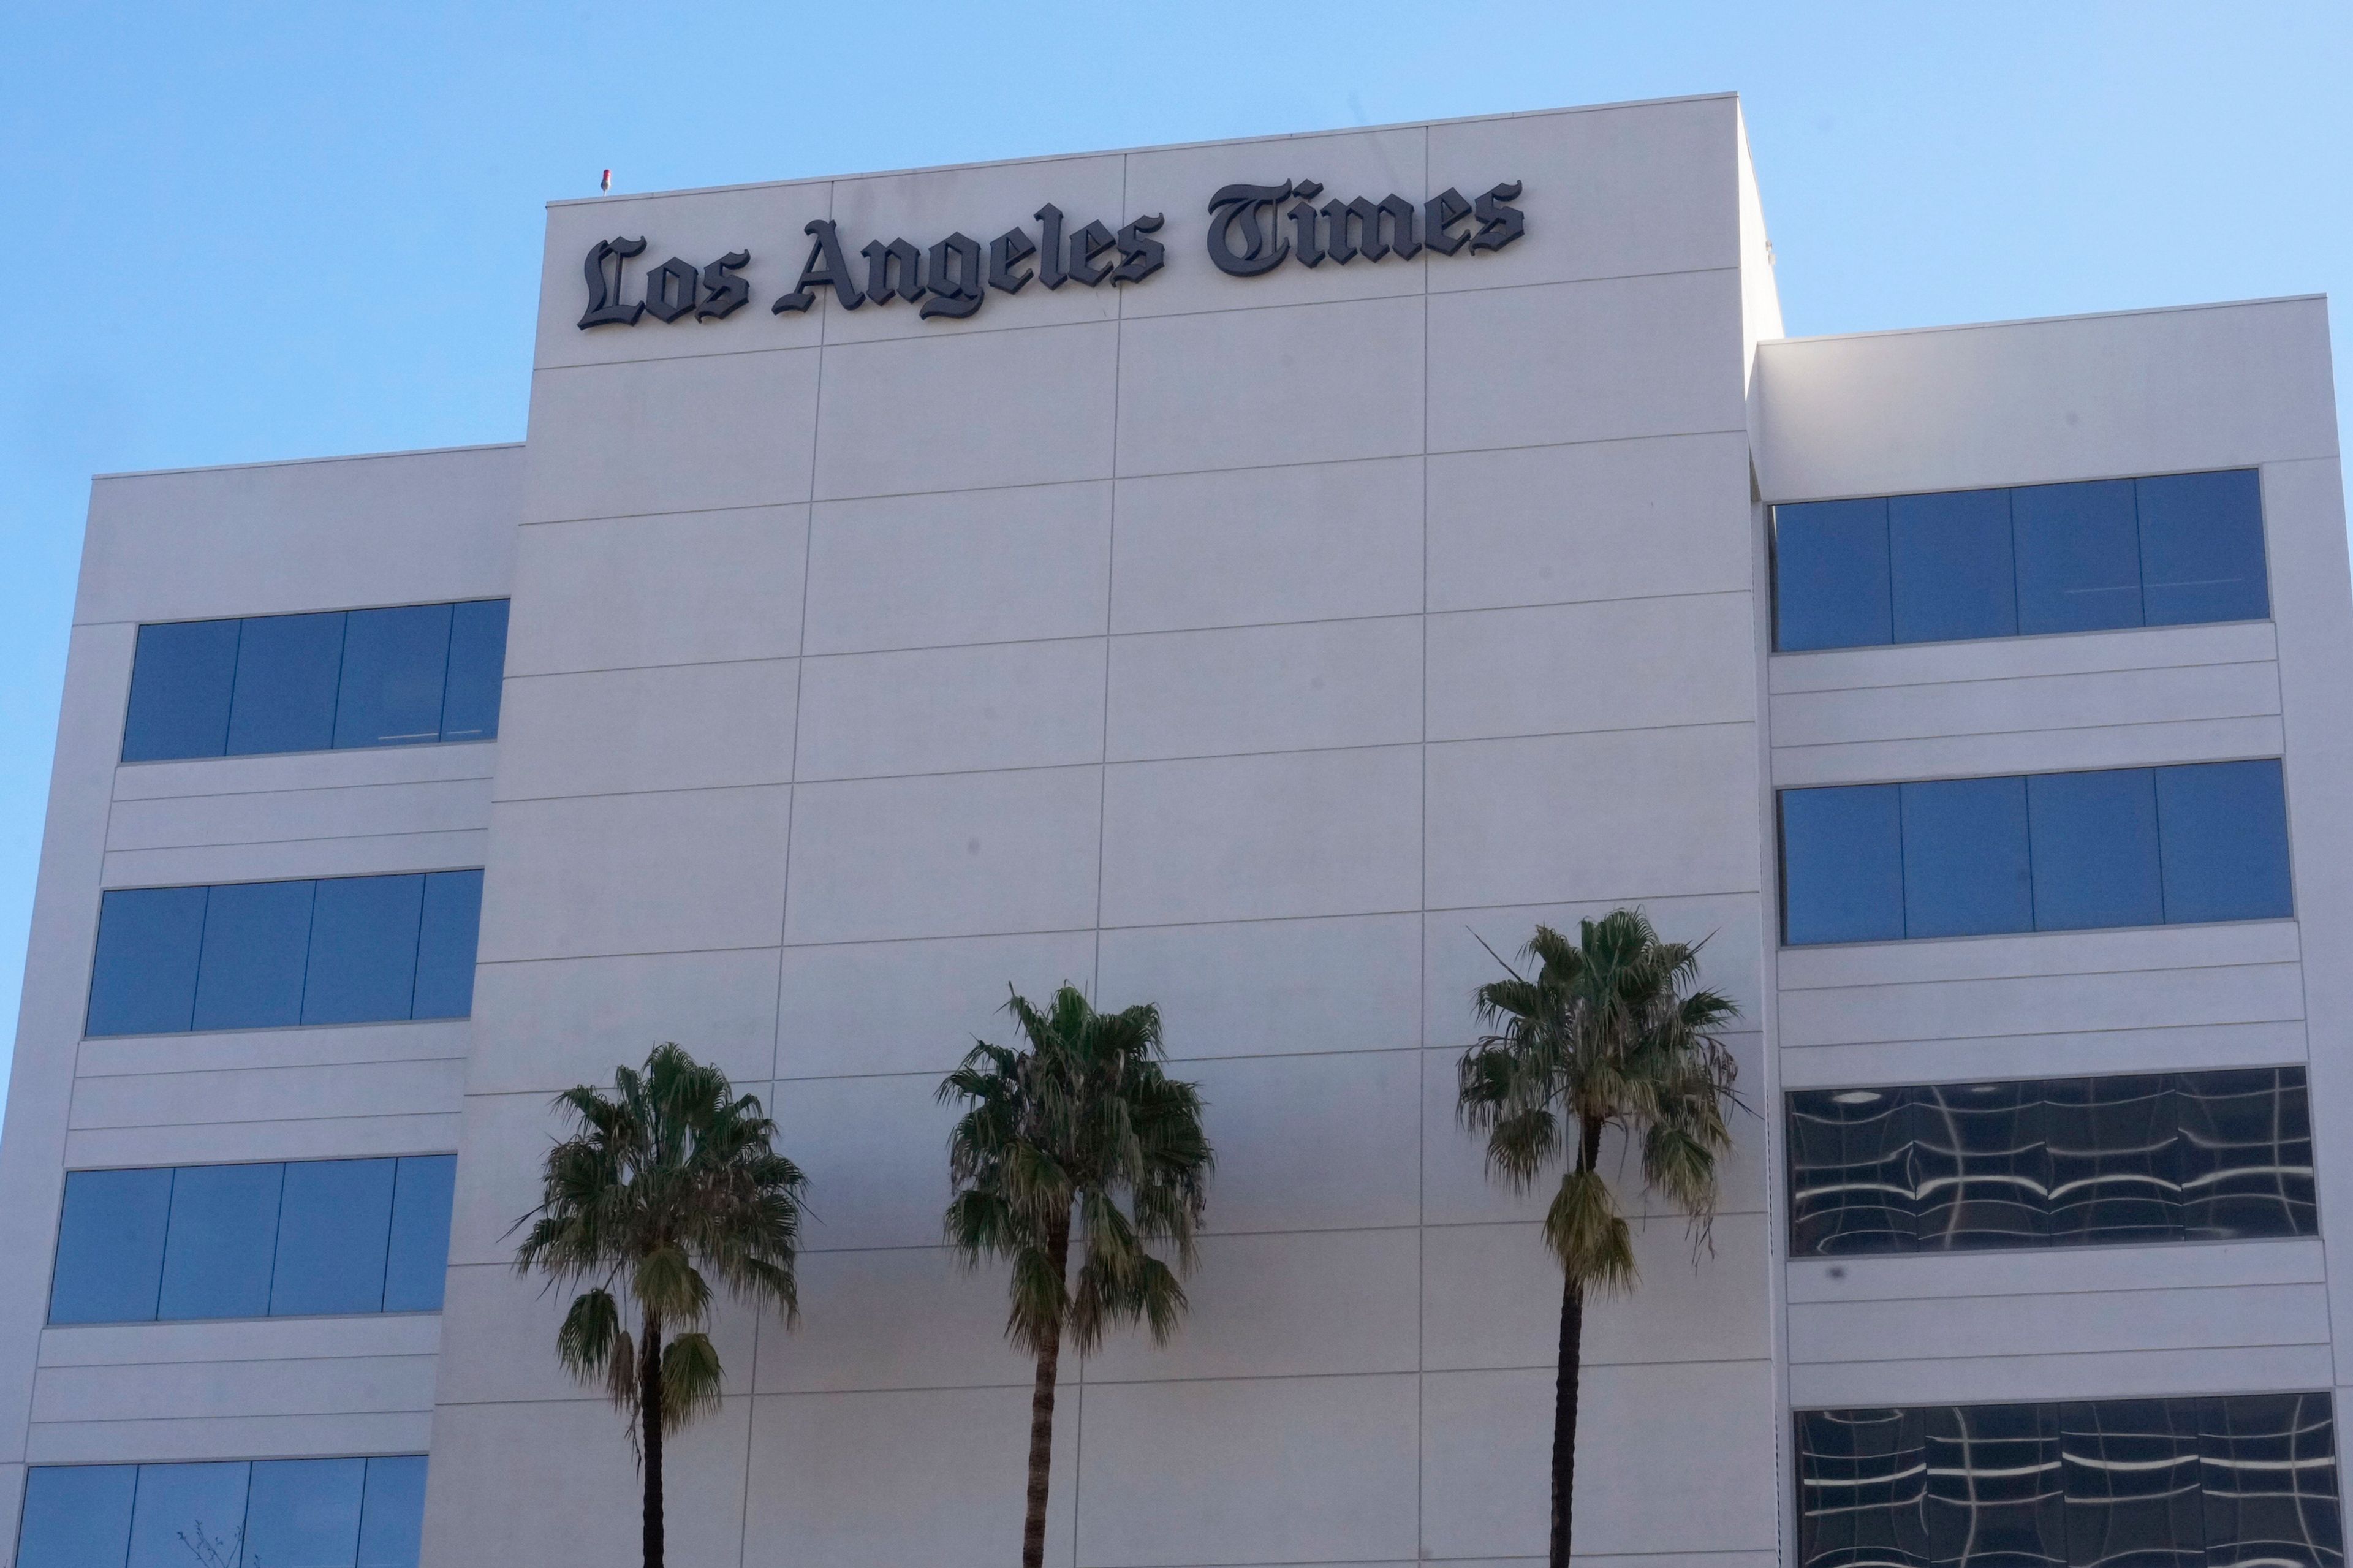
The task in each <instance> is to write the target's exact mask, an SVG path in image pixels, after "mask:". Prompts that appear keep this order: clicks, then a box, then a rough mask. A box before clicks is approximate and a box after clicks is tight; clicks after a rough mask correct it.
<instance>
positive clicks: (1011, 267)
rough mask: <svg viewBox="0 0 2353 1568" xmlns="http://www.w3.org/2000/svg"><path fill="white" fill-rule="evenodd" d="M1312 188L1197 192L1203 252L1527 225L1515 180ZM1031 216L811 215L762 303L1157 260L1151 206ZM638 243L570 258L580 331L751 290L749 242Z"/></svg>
mask: <svg viewBox="0 0 2353 1568" xmlns="http://www.w3.org/2000/svg"><path fill="white" fill-rule="evenodd" d="M1321 195H1324V186H1323V184H1321V182H1319V181H1315V180H1287V181H1285V182H1283V183H1282V184H1279V185H1250V184H1240V185H1227V186H1224V187H1222V188H1221V189H1219V192H1218V193H1217V194H1216V195H1213V196H1211V197H1210V198H1209V207H1208V211H1209V228H1208V241H1207V248H1208V253H1209V260H1210V262H1211V263H1212V264H1213V265H1215V266H1216V268H1218V270H1219V271H1220V272H1223V273H1225V274H1227V275H1228V276H1229V277H1233V278H1256V277H1259V276H1261V275H1262V274H1265V273H1268V272H1271V271H1273V270H1274V269H1275V268H1278V267H1281V266H1282V265H1283V264H1284V263H1285V262H1290V263H1293V264H1294V265H1297V266H1300V267H1321V266H1323V265H1324V263H1325V262H1327V261H1328V262H1330V263H1332V264H1333V265H1334V266H1335V267H1346V266H1349V265H1351V264H1353V263H1356V262H1366V263H1375V264H1377V263H1379V262H1383V261H1387V260H1388V259H1390V258H1396V259H1398V260H1400V261H1410V260H1412V259H1413V258H1415V257H1417V256H1419V255H1420V254H1421V253H1422V252H1423V251H1425V250H1427V251H1429V252H1430V253H1431V254H1433V255H1436V256H1454V255H1458V254H1462V253H1466V252H1467V253H1468V254H1470V255H1472V256H1477V255H1480V254H1482V252H1487V251H1495V250H1501V249H1503V248H1504V247H1505V246H1507V245H1509V244H1511V243H1512V242H1513V241H1514V240H1515V239H1517V238H1519V237H1520V236H1521V234H1522V233H1524V232H1525V229H1526V227H1527V219H1526V217H1525V216H1524V215H1523V214H1522V213H1521V211H1520V209H1519V208H1518V207H1516V206H1514V205H1511V204H1513V203H1514V202H1516V201H1518V200H1519V199H1520V183H1519V182H1518V181H1517V180H1506V181H1504V183H1503V184H1498V185H1494V186H1492V187H1490V188H1489V189H1488V190H1486V191H1485V192H1483V193H1482V194H1481V195H1479V196H1477V197H1475V198H1473V197H1467V196H1465V195H1463V194H1462V193H1461V192H1460V191H1458V190H1454V189H1452V188H1451V187H1450V188H1448V189H1446V190H1443V191H1440V193H1439V194H1438V195H1434V196H1432V197H1430V199H1429V200H1428V201H1426V202H1423V203H1421V204H1420V205H1415V204H1414V203H1412V202H1409V201H1408V200H1407V199H1406V198H1405V197H1403V196H1400V195H1394V194H1392V195H1387V196H1384V197H1382V198H1381V199H1379V200H1378V201H1375V200H1374V199H1373V198H1371V197H1369V196H1356V197H1354V198H1351V199H1348V200H1343V199H1342V198H1340V197H1338V196H1334V197H1332V198H1331V199H1330V200H1328V201H1324V202H1321V203H1319V202H1318V201H1317V200H1316V198H1317V197H1319V196H1321ZM1286 204H1288V205H1286ZM1032 216H1033V217H1034V220H1035V222H1036V223H1037V228H1036V230H1035V231H1034V233H1033V231H1031V230H1030V229H1029V228H1026V227H1024V226H1020V225H1018V224H1017V225H1016V226H1013V227H1011V228H1008V229H1007V230H1006V231H1005V232H1004V233H1003V234H1000V235H998V236H997V237H996V238H994V239H992V240H990V241H988V242H987V244H986V245H984V244H982V243H981V242H980V241H979V240H976V239H975V238H973V237H971V236H970V235H967V234H963V233H957V234H951V235H949V236H948V237H946V238H945V239H941V240H935V241H934V242H933V243H932V244H931V245H930V246H929V247H925V246H922V245H918V244H916V243H915V242H913V240H909V239H905V238H898V239H892V240H889V241H884V240H881V239H871V240H868V241H867V242H866V243H865V244H864V245H862V246H859V247H857V248H856V249H854V250H853V249H852V248H851V247H850V241H849V240H846V239H845V238H844V237H842V234H841V232H840V229H839V227H838V226H836V225H835V224H834V222H833V220H832V219H830V218H818V219H816V220H815V221H814V222H812V223H810V224H809V225H807V227H806V228H804V229H803V230H802V232H803V233H804V234H805V235H807V237H808V240H809V248H808V258H807V260H805V261H803V262H802V263H801V267H800V271H799V272H798V273H797V275H796V276H795V278H794V279H793V286H792V288H790V289H787V290H786V291H785V292H784V293H782V294H779V295H777V296H776V300H775V301H774V302H773V303H772V304H770V305H769V307H768V309H769V310H772V311H774V312H775V313H776V314H778V315H784V314H786V313H788V312H794V311H800V310H807V309H808V308H809V307H810V306H811V305H814V304H816V303H817V301H818V300H819V299H820V298H822V297H823V296H824V295H825V294H826V293H827V292H828V290H830V291H831V293H832V295H833V300H834V302H835V303H836V304H838V305H839V306H840V307H841V308H842V309H843V310H858V309H860V307H862V306H866V305H875V306H889V305H892V304H893V303H905V304H909V305H913V306H914V307H915V309H916V313H917V314H918V315H920V316H921V317H923V319H924V320H926V321H930V320H933V319H934V318H944V319H945V320H949V321H960V320H962V319H963V318H965V317H966V316H970V315H973V314H975V313H976V312H977V311H978V310H980V308H981V306H982V305H983V304H984V303H986V302H987V299H988V295H989V292H990V291H991V290H995V291H997V292H998V293H1003V294H1018V293H1019V292H1021V290H1022V289H1026V288H1028V287H1029V285H1030V284H1031V283H1033V282H1034V283H1038V284H1041V285H1043V286H1044V287H1045V288H1047V289H1060V288H1062V287H1064V286H1066V285H1068V284H1072V283H1076V284H1079V285H1081V286H1082V287H1084V288H1088V289H1100V288H1101V287H1103V285H1104V284H1105V283H1110V284H1113V285H1118V284H1123V283H1141V282H1143V281H1145V279H1148V278H1150V277H1151V276H1152V275H1153V274H1154V273H1155V272H1157V271H1159V270H1160V269H1161V268H1163V267H1165V266H1166V265H1167V263H1168V252H1167V247H1165V246H1163V245H1162V244H1161V243H1160V241H1159V240H1157V239H1155V238H1154V237H1153V236H1154V235H1155V234H1157V233H1158V232H1159V230H1160V226H1161V224H1162V221H1163V218H1164V216H1165V215H1163V214H1160V213H1152V214H1149V215H1147V216H1143V217H1139V218H1136V219H1135V220H1134V222H1132V223H1128V224H1125V225H1124V226H1121V227H1119V228H1117V229H1113V228H1111V227H1109V226H1106V225H1105V224H1104V223H1103V221H1102V220H1101V219H1099V218H1098V219H1091V220H1090V221H1088V222H1086V223H1082V224H1072V223H1071V221H1070V220H1069V218H1068V217H1067V216H1065V215H1064V214H1063V212H1062V209H1061V208H1060V207H1058V206H1056V205H1054V204H1053V203H1051V202H1049V203H1047V204H1046V205H1044V206H1042V207H1039V209H1038V210H1037V212H1036V213H1035V214H1034V215H1032ZM645 250H646V241H645V239H644V237H638V238H636V239H630V238H627V237H615V238H612V239H600V240H598V241H597V242H596V244H594V245H592V246H590V247H588V254H587V256H586V258H584V259H583V260H582V262H581V267H580V271H581V277H582V279H584V280H585V281H586V283H587V285H588V307H587V309H586V310H584V311H583V312H582V313H581V317H580V326H581V329H582V330H583V331H586V330H587V329H588V328H590V327H633V326H635V325H637V324H638V321H640V320H641V319H642V318H644V317H647V316H651V317H652V318H653V319H654V320H655V321H661V322H665V323H667V322H673V321H685V320H687V319H688V318H689V317H691V318H692V319H693V320H695V321H724V320H726V319H727V318H728V317H729V316H731V315H733V314H734V312H735V311H737V310H740V309H742V308H743V307H744V305H746V304H748V303H750V301H751V299H752V279H751V278H750V277H749V276H748V275H747V273H746V270H745V269H746V268H750V266H751V265H752V253H751V252H750V251H749V250H731V251H729V252H728V253H727V254H726V255H724V256H722V257H720V258H718V259H716V260H714V261H709V262H705V263H704V264H702V266H700V267H698V266H696V265H695V264H694V263H693V262H691V261H689V260H687V259H686V258H683V257H678V256H673V257H670V258H668V259H667V260H664V261H660V262H656V263H651V264H645V263H640V264H639V265H638V267H637V268H634V269H633V268H631V266H630V263H631V262H632V261H633V260H635V259H636V258H638V257H641V256H643V255H644V254H645Z"/></svg>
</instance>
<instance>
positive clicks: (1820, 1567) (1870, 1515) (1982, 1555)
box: [1794, 1394, 2345, 1568]
mask: <svg viewBox="0 0 2353 1568" xmlns="http://www.w3.org/2000/svg"><path fill="white" fill-rule="evenodd" d="M1794 1422H1795V1425H1796V1428H1797V1450H1798V1512H1799V1525H1798V1536H1799V1541H1798V1560H1799V1563H1800V1564H1801V1565H1802V1568H1852V1565H1857V1564H1865V1563H1870V1564H1898V1563H1901V1564H1921V1565H1923V1568H1926V1565H1929V1564H1936V1565H1942V1564H1947V1563H1952V1564H1960V1563H2020V1564H2025V1563H2065V1564H2069V1565H2071V1568H2073V1565H2082V1568H2094V1565H2097V1568H2108V1565H2112V1564H2126V1563H2132V1564H2168V1565H2175V1568H2192V1565H2195V1568H2206V1565H2209V1564H2222V1563H2246V1564H2254V1563H2264V1564H2282V1565H2294V1568H2341V1564H2342V1563H2344V1560H2345V1557H2344V1540H2343V1532H2342V1524H2341V1521H2340V1518H2339V1505H2338V1501H2337V1434H2336V1421H2335V1416H2334V1413H2333V1411H2332V1408H2331V1405H2330V1400H2329V1396H2328V1395H2327V1394H2232V1395H2225V1396H2222V1397H2220V1398H2194V1397H2193V1398H2179V1399H2118V1400H2086V1401H2082V1402H2077V1403H2072V1404H2031V1405H2024V1404H2021V1405H1926V1406H1915V1407H1913V1408H1910V1409H1868V1410H1804V1411H1799V1412H1798V1413H1797V1415H1795V1417H1794Z"/></svg>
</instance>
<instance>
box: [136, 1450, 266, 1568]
mask: <svg viewBox="0 0 2353 1568" xmlns="http://www.w3.org/2000/svg"><path fill="white" fill-rule="evenodd" d="M251 1471H252V1467H251V1466H250V1465H248V1464H245V1463H243V1462H242V1461H239V1462H237V1463H235V1464H211V1465H142V1466H140V1467H139V1496H138V1499H137V1500H136V1501H135V1502H134V1503H133V1504H132V1510H131V1558H130V1561H129V1563H127V1565H126V1568H192V1565H201V1568H211V1565H212V1564H214V1563H219V1564H221V1565H222V1568H237V1563H238V1562H239V1560H240V1558H241V1556H242V1548H243V1545H244V1541H245V1494H246V1487H247V1485H248V1480H249V1479H250V1475H251Z"/></svg>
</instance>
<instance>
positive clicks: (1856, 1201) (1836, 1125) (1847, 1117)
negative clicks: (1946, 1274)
mask: <svg viewBox="0 0 2353 1568" xmlns="http://www.w3.org/2000/svg"><path fill="white" fill-rule="evenodd" d="M1915 1120H1916V1118H1915V1115H1914V1111H1913V1100H1912V1098H1911V1097H1910V1095H1909V1094H1908V1093H1907V1091H1905V1090H1904V1089H1818V1090H1805V1091H1800V1092H1798V1093H1794V1094H1792V1095H1790V1096H1789V1166H1790V1170H1791V1173H1792V1180H1791V1182H1790V1184H1789V1243H1790V1251H1791V1253H1792V1254H1794V1255H1795V1256H1797V1257H1800V1258H1802V1257H1805V1256H1806V1255H1808V1254H1810V1253H1832V1252H1836V1253H1848V1252H1910V1251H1912V1250H1913V1249H1914V1248H1915V1247H1917V1246H1918V1245H1919V1221H1918V1205H1917V1203H1916V1201H1915V1186H1916V1183H1915V1179H1914V1176H1913V1163H1912V1142H1913V1127H1914V1123H1915Z"/></svg>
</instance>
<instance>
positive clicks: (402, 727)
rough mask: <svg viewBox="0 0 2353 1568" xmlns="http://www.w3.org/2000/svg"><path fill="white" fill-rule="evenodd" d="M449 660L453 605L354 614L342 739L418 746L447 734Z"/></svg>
mask: <svg viewBox="0 0 2353 1568" xmlns="http://www.w3.org/2000/svg"><path fill="white" fill-rule="evenodd" d="M448 665H449V606H448V605H404V606H402V607H401V608H399V609H394V610H353V612H351V617H350V621H349V624H348V625H347V626H346V627H345V628H344V632H343V687H342V692H341V695H340V697H339V699H338V700H337V703H336V709H335V744H336V745H338V746H413V745H417V744H419V743H421V742H427V741H438V740H439V739H440V738H441V697H442V689H443V685H444V679H445V677H446V675H447V673H448Z"/></svg>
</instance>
